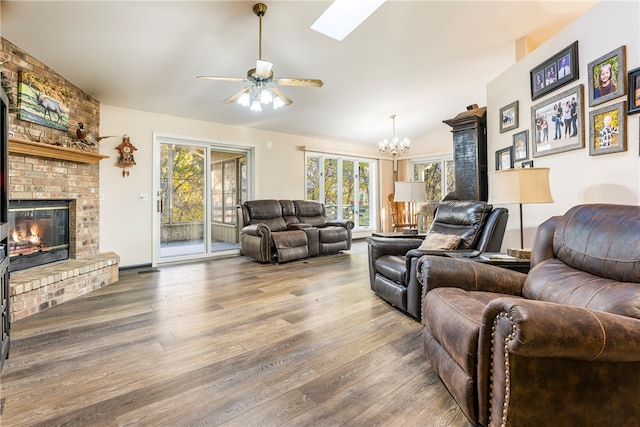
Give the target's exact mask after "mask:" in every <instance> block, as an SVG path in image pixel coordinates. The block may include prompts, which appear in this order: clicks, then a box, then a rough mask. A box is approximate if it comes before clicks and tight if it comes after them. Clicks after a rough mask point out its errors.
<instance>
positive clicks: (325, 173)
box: [306, 153, 375, 228]
mask: <svg viewBox="0 0 640 427" xmlns="http://www.w3.org/2000/svg"><path fill="white" fill-rule="evenodd" d="M374 171H375V161H373V160H368V159H357V158H350V157H340V156H333V155H327V154H319V153H307V155H306V174H307V182H306V197H307V200H315V201H318V202H322V203H324V205H325V210H326V215H327V219H328V220H335V219H349V220H352V221H353V222H354V224H355V228H368V227H373V224H374V223H375V218H374V211H372V210H371V206H372V204H373V202H374V200H375V198H374V194H375V192H374V190H375V189H374V183H373V182H372V180H371V177H372V176H375V173H374Z"/></svg>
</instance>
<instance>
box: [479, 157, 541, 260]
mask: <svg viewBox="0 0 640 427" xmlns="http://www.w3.org/2000/svg"><path fill="white" fill-rule="evenodd" d="M489 203H492V204H510V203H518V205H520V249H507V253H508V254H509V255H511V256H515V257H517V258H531V250H530V249H524V230H523V227H522V205H523V204H529V203H553V198H552V197H551V190H550V189H549V168H515V169H504V170H500V171H495V172H490V173H489Z"/></svg>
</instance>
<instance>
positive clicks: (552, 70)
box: [529, 41, 580, 101]
mask: <svg viewBox="0 0 640 427" xmlns="http://www.w3.org/2000/svg"><path fill="white" fill-rule="evenodd" d="M579 70H580V67H579V64H578V42H577V41H575V42H573V43H572V44H571V45H569V46H567V47H566V48H564V49H562V50H561V51H560V52H558V53H556V54H555V55H553V56H552V57H551V58H549V59H547V60H546V61H544V62H543V63H541V64H539V65H538V66H537V67H535V68H533V69H532V70H531V71H530V73H529V78H530V81H531V100H532V101H533V100H534V99H538V98H540V97H541V96H543V95H546V94H547V93H549V92H552V91H554V90H556V89H558V88H559V87H562V86H564V85H566V84H567V83H570V82H572V81H574V80H577V79H578V77H579Z"/></svg>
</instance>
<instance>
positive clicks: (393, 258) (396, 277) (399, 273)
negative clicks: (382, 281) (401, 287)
mask: <svg viewBox="0 0 640 427" xmlns="http://www.w3.org/2000/svg"><path fill="white" fill-rule="evenodd" d="M376 271H377V272H378V273H380V274H382V275H383V276H385V277H387V278H388V279H391V280H393V281H394V282H397V283H402V284H406V281H405V277H406V275H407V260H406V259H405V257H404V256H402V255H384V256H381V257H380V258H378V259H377V260H376Z"/></svg>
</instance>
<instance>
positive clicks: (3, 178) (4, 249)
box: [0, 89, 11, 371]
mask: <svg viewBox="0 0 640 427" xmlns="http://www.w3.org/2000/svg"><path fill="white" fill-rule="evenodd" d="M8 114H9V101H8V99H7V96H6V95H5V93H4V91H3V90H1V89H0V132H1V133H0V304H1V306H0V311H1V312H0V371H1V370H2V367H3V366H4V361H5V360H6V359H7V357H8V356H9V342H10V341H9V329H10V327H11V324H10V320H9V182H8V180H9V173H8V167H9V161H8V158H9V152H8V144H9V135H8V132H9V129H8V128H9V116H8Z"/></svg>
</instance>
